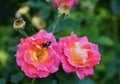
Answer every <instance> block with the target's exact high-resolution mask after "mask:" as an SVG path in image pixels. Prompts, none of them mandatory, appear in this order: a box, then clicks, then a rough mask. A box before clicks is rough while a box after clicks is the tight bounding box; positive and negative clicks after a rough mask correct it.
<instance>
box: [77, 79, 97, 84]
mask: <svg viewBox="0 0 120 84" xmlns="http://www.w3.org/2000/svg"><path fill="white" fill-rule="evenodd" d="M78 84H95V82H94V81H93V80H90V79H86V80H81V81H79V83H78Z"/></svg>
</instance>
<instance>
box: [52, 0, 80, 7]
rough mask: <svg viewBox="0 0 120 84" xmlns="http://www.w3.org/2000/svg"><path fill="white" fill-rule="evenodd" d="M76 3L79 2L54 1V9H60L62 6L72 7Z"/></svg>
mask: <svg viewBox="0 0 120 84" xmlns="http://www.w3.org/2000/svg"><path fill="white" fill-rule="evenodd" d="M76 3H78V0H53V7H59V6H60V5H66V6H69V7H72V6H73V5H74V4H76Z"/></svg>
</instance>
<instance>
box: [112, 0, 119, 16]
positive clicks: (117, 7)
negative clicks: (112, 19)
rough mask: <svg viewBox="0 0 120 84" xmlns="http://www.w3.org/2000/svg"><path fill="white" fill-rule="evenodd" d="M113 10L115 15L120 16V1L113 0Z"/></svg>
mask: <svg viewBox="0 0 120 84" xmlns="http://www.w3.org/2000/svg"><path fill="white" fill-rule="evenodd" d="M111 9H112V11H113V13H115V14H117V15H120V0H111Z"/></svg>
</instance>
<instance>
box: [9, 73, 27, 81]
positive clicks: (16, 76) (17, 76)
mask: <svg viewBox="0 0 120 84" xmlns="http://www.w3.org/2000/svg"><path fill="white" fill-rule="evenodd" d="M24 78H25V76H24V74H23V73H22V72H19V73H17V74H14V75H12V76H11V79H10V80H11V82H12V83H19V82H20V81H21V80H23V79H24Z"/></svg>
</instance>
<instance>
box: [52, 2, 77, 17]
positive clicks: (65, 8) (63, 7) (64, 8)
mask: <svg viewBox="0 0 120 84" xmlns="http://www.w3.org/2000/svg"><path fill="white" fill-rule="evenodd" d="M76 3H78V0H53V7H54V8H56V7H57V8H58V16H59V15H61V14H65V15H66V16H69V12H70V9H71V7H72V6H73V5H74V4H76Z"/></svg>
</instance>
